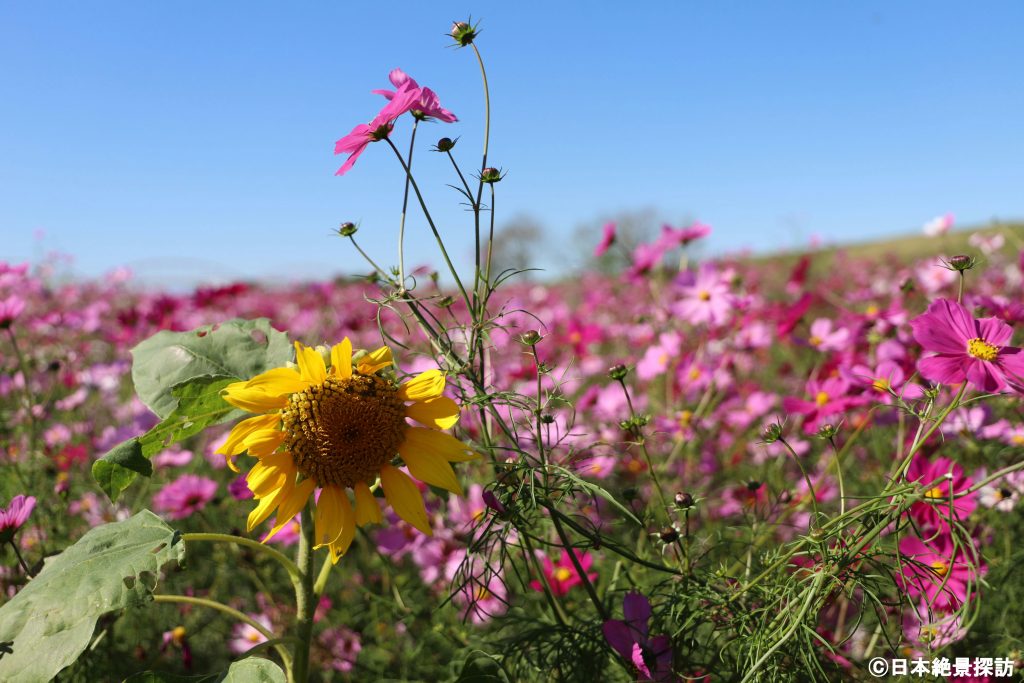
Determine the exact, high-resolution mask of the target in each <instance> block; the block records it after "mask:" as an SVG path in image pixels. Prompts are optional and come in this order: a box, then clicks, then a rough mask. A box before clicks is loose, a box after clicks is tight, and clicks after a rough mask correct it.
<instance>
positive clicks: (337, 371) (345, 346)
mask: <svg viewBox="0 0 1024 683" xmlns="http://www.w3.org/2000/svg"><path fill="white" fill-rule="evenodd" d="M331 375H332V376H334V377H337V378H339V379H348V378H349V377H351V376H352V342H351V341H349V338H348V337H345V338H344V339H342V340H341V341H340V342H338V343H337V344H335V345H334V346H332V347H331Z"/></svg>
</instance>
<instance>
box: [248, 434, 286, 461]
mask: <svg viewBox="0 0 1024 683" xmlns="http://www.w3.org/2000/svg"><path fill="white" fill-rule="evenodd" d="M284 438H285V433H284V432H282V431H281V430H280V429H258V430H256V431H254V432H253V433H252V434H250V435H249V436H247V437H245V441H244V442H243V444H242V445H243V446H245V450H247V451H249V455H254V456H256V457H257V458H260V457H263V456H265V455H270V454H271V453H273V452H274V451H276V450H277V449H278V447H280V445H281V444H282V443H284Z"/></svg>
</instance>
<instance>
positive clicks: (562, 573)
mask: <svg viewBox="0 0 1024 683" xmlns="http://www.w3.org/2000/svg"><path fill="white" fill-rule="evenodd" d="M571 578H572V572H571V571H569V570H568V569H566V568H565V567H559V568H558V569H556V570H555V579H556V580H558V581H568V580H569V579H571Z"/></svg>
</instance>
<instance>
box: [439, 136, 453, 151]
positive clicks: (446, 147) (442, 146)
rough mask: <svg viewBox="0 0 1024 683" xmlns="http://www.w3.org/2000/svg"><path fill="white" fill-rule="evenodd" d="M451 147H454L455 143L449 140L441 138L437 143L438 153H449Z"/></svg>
mask: <svg viewBox="0 0 1024 683" xmlns="http://www.w3.org/2000/svg"><path fill="white" fill-rule="evenodd" d="M453 147H455V141H454V140H452V139H451V138H441V139H440V140H438V141H437V151H438V152H448V151H451V149H452V148H453Z"/></svg>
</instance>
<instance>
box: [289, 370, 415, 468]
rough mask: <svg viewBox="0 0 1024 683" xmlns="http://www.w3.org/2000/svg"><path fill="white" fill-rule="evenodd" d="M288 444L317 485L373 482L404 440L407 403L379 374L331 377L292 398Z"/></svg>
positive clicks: (290, 397) (295, 457) (298, 465)
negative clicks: (342, 377)
mask: <svg viewBox="0 0 1024 683" xmlns="http://www.w3.org/2000/svg"><path fill="white" fill-rule="evenodd" d="M281 422H282V425H283V428H284V432H285V435H286V436H285V440H284V446H285V448H286V449H287V450H289V451H291V453H292V458H293V459H294V460H295V466H296V467H297V468H298V470H299V472H301V473H302V474H304V475H305V476H307V477H310V478H312V479H314V480H316V483H317V485H319V486H327V485H330V484H334V485H337V486H342V487H352V486H353V485H354V484H355V483H357V482H369V481H372V480H373V479H374V478H375V477H376V476H377V474H378V472H380V468H381V466H383V465H386V464H388V463H389V462H390V461H391V458H393V457H394V456H395V454H396V453H397V452H398V446H399V444H401V443H402V440H403V439H404V438H405V430H406V426H407V425H406V422H405V404H404V403H403V402H402V400H401V399H400V398H399V397H398V390H397V389H396V388H395V387H394V386H392V385H391V384H390V383H388V382H387V381H386V380H384V379H382V378H380V377H377V376H375V375H361V374H358V373H353V374H352V377H351V378H350V379H339V378H337V377H328V378H327V379H326V380H324V383H323V384H317V385H313V386H311V387H309V388H308V389H305V390H303V391H300V392H297V393H294V394H292V395H291V396H289V397H288V405H287V406H285V408H284V409H283V410H282V411H281Z"/></svg>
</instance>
